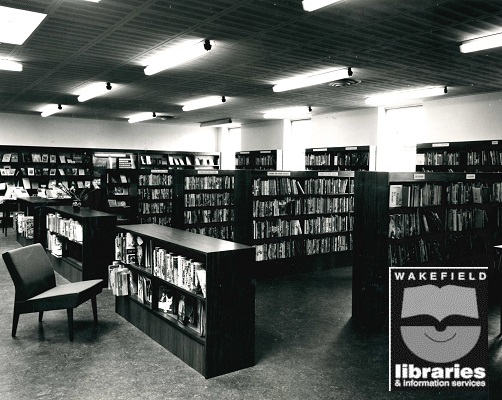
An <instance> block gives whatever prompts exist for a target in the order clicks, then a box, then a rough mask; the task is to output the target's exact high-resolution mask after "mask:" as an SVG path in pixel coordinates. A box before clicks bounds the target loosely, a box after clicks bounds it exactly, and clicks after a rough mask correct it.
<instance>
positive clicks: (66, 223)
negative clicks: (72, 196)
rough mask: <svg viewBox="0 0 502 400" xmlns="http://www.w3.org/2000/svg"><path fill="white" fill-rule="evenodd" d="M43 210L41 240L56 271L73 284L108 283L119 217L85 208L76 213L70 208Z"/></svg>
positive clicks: (61, 207) (58, 207) (51, 207)
mask: <svg viewBox="0 0 502 400" xmlns="http://www.w3.org/2000/svg"><path fill="white" fill-rule="evenodd" d="M44 210H45V218H44V219H43V221H41V222H42V223H43V229H45V231H46V235H45V237H43V238H42V240H43V244H44V245H45V247H46V249H47V251H48V254H49V258H50V259H51V262H52V265H53V267H54V270H55V271H56V272H58V273H59V274H60V275H62V276H63V277H64V278H66V279H68V280H69V281H70V282H77V281H83V280H90V279H103V280H104V282H105V283H106V282H107V281H108V273H107V271H108V265H109V264H111V262H112V261H113V255H114V254H113V242H114V237H115V226H116V220H117V217H116V216H115V215H112V214H108V213H104V212H101V211H95V210H91V209H89V208H85V207H83V208H80V210H79V211H74V209H73V207H71V206H47V207H45V208H44Z"/></svg>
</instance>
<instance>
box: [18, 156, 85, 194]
mask: <svg viewBox="0 0 502 400" xmlns="http://www.w3.org/2000/svg"><path fill="white" fill-rule="evenodd" d="M92 179H93V176H92V151H91V150H89V149H80V148H62V147H22V148H21V149H20V151H19V182H20V184H21V185H22V186H23V187H24V188H25V189H26V190H27V191H28V193H29V194H30V195H33V194H36V193H37V189H39V188H48V187H50V186H52V185H51V182H52V183H54V184H55V183H56V182H57V183H63V184H64V185H65V186H66V187H71V186H74V187H75V188H76V189H79V188H80V189H83V188H84V187H90V185H91V181H92Z"/></svg>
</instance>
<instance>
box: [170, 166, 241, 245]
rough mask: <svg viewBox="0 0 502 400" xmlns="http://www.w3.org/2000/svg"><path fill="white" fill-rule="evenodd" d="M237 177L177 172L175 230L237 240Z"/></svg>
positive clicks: (230, 173)
mask: <svg viewBox="0 0 502 400" xmlns="http://www.w3.org/2000/svg"><path fill="white" fill-rule="evenodd" d="M234 173H235V171H233V170H231V171H224V170H196V171H194V170H177V171H175V173H174V182H175V187H174V193H175V197H174V206H173V208H174V210H175V212H174V213H173V226H174V227H176V228H179V229H183V230H187V231H189V232H193V233H200V234H202V235H206V236H211V237H214V238H217V239H225V240H233V239H234Z"/></svg>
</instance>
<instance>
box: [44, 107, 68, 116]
mask: <svg viewBox="0 0 502 400" xmlns="http://www.w3.org/2000/svg"><path fill="white" fill-rule="evenodd" d="M64 107H66V106H64ZM62 110H63V106H62V105H61V104H48V105H46V106H45V107H44V108H42V109H41V110H40V111H41V112H42V114H41V116H42V117H44V118H45V117H48V116H49V115H52V114H55V113H57V112H60V111H62Z"/></svg>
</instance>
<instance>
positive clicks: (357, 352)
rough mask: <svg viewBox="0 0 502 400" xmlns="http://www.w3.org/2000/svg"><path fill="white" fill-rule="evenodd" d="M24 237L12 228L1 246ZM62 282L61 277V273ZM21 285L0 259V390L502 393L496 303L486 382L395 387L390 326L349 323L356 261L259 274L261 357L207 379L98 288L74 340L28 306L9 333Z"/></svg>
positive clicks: (123, 394) (370, 395) (55, 315)
mask: <svg viewBox="0 0 502 400" xmlns="http://www.w3.org/2000/svg"><path fill="white" fill-rule="evenodd" d="M16 247H19V245H18V244H17V242H16V241H15V240H14V234H13V231H12V229H10V230H9V235H8V236H7V238H5V237H3V236H1V237H0V253H3V252H4V251H6V250H9V249H13V248H16ZM58 282H60V283H64V279H62V278H61V277H58ZM13 295H14V288H13V285H12V281H11V280H10V276H9V275H8V273H7V270H6V268H5V265H4V264H3V261H1V260H0V299H1V300H0V304H1V307H0V399H2V400H11V399H12V400H33V399H47V400H49V399H50V400H55V399H67V400H68V399H70V400H71V399H93V400H95V399H149V400H154V399H215V400H216V399H218V400H226V399H232V400H235V399H260V400H262V399H273V400H275V399H288V400H290V399H322V400H324V399H336V400H345V399H347V400H348V399H350V400H366V399H368V400H369V399H371V400H378V399H405V400H407V399H418V400H420V399H448V400H450V399H451V400H457V399H469V400H471V399H475V400H477V399H502V349H501V344H502V339H501V338H499V337H497V335H498V334H499V323H500V322H499V321H500V319H499V313H498V309H497V308H495V307H492V308H491V309H490V316H489V348H490V366H489V377H490V390H489V392H482V393H480V392H464V393H452V392H447V391H443V392H437V391H434V392H408V393H404V392H392V393H391V392H388V381H387V379H388V378H387V377H388V370H387V368H388V361H387V358H388V340H387V332H379V333H376V334H362V333H358V332H357V331H355V330H354V329H353V328H352V325H351V321H350V318H351V270H350V268H339V269H334V270H328V271H320V272H316V273H312V274H304V275H296V276H290V277H283V278H277V279H270V280H264V281H259V282H258V283H257V286H256V331H255V336H256V365H255V366H254V367H252V368H247V369H245V370H241V371H238V372H234V373H231V374H227V375H223V376H220V377H216V378H212V379H207V380H206V379H204V378H203V377H202V376H201V375H199V374H198V373H197V372H195V371H194V370H192V369H191V368H190V367H188V366H187V365H185V364H184V363H183V362H181V361H180V360H179V359H177V358H176V357H175V356H173V355H172V354H170V353H169V352H168V351H167V350H165V349H164V348H163V347H161V346H160V345H158V344H157V343H155V342H154V341H153V340H151V339H150V338H149V337H147V336H145V335H144V334H143V333H142V332H141V331H139V330H138V329H136V328H135V327H133V326H132V325H130V324H129V323H127V322H126V321H125V320H124V319H122V318H121V317H120V316H118V315H117V314H116V313H115V311H114V298H113V296H112V295H111V294H110V291H109V290H105V291H104V292H103V293H101V294H100V295H99V296H98V314H99V325H98V326H97V327H94V326H93V323H92V311H91V306H90V303H89V304H87V303H86V304H83V305H81V306H80V307H79V308H78V309H77V310H76V311H75V340H74V342H73V343H71V342H69V341H68V338H67V324H66V312H65V311H53V312H47V313H45V315H44V321H43V323H41V324H39V323H38V318H37V315H36V314H26V315H22V316H21V319H20V322H19V326H18V334H17V337H16V338H12V337H11V335H10V332H11V323H12V303H13Z"/></svg>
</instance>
